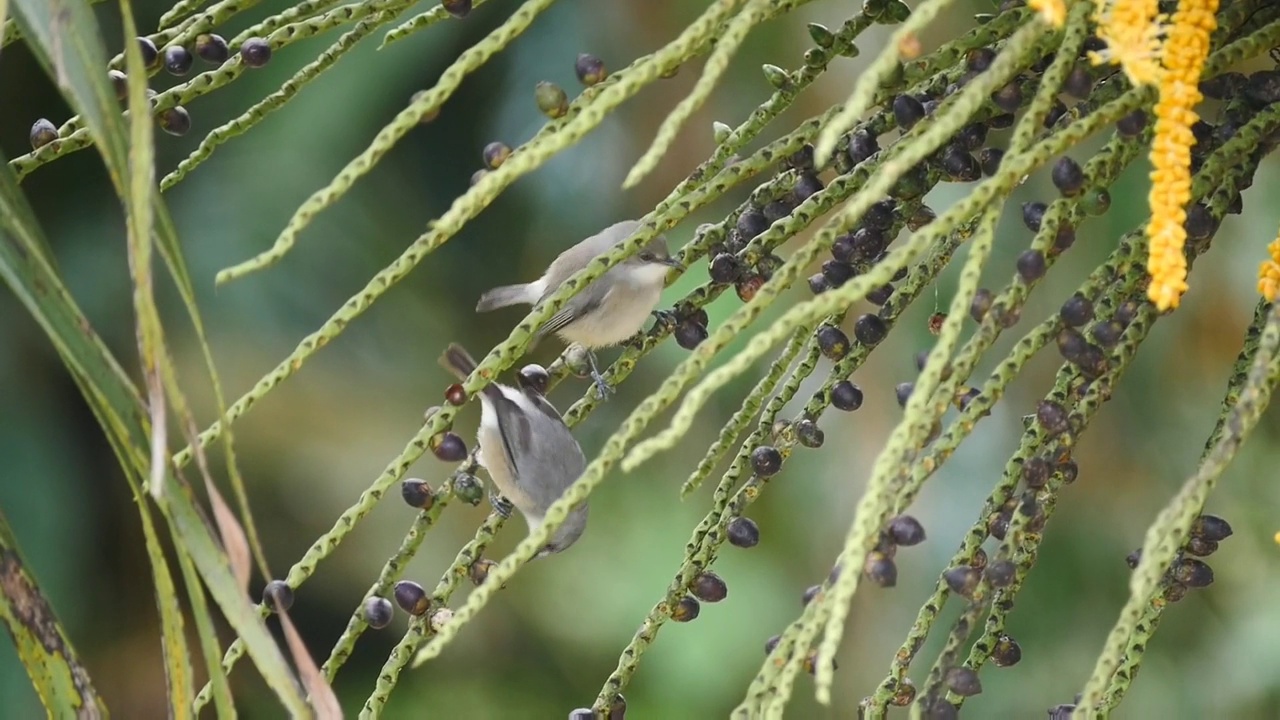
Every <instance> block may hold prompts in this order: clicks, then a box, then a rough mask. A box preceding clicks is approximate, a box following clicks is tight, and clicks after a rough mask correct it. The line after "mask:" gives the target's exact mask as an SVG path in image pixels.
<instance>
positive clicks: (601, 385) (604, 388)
mask: <svg viewBox="0 0 1280 720" xmlns="http://www.w3.org/2000/svg"><path fill="white" fill-rule="evenodd" d="M587 362H588V363H589V364H590V365H591V380H592V382H594V383H595V385H596V392H597V393H599V395H600V399H601V400H608V399H609V396H610V395H612V394H613V388H611V387H609V383H607V382H605V381H604V375H603V374H601V372H600V368H599V367H597V366H596V354H595V353H593V352H591V351H587Z"/></svg>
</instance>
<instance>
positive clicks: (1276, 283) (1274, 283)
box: [1258, 236, 1280, 542]
mask: <svg viewBox="0 0 1280 720" xmlns="http://www.w3.org/2000/svg"><path fill="white" fill-rule="evenodd" d="M1267 252H1268V253H1269V254H1270V255H1271V258H1270V259H1268V260H1263V261H1262V266H1261V267H1259V268H1258V292H1259V293H1260V294H1261V295H1262V297H1264V298H1266V299H1267V302H1275V301H1276V295H1277V293H1280V236H1276V239H1275V240H1273V241H1272V242H1271V244H1270V245H1268V246H1267ZM1278 542H1280V541H1278Z"/></svg>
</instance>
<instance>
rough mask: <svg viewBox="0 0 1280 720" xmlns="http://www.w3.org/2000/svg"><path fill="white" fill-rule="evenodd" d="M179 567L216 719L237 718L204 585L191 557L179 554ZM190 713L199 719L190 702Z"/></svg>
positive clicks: (193, 702)
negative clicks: (206, 672)
mask: <svg viewBox="0 0 1280 720" xmlns="http://www.w3.org/2000/svg"><path fill="white" fill-rule="evenodd" d="M177 555H178V567H179V568H180V569H181V570H182V582H183V584H184V585H186V586H187V596H188V597H190V598H191V617H192V618H194V619H195V625H196V632H197V633H199V635H200V651H201V655H203V656H204V665H205V667H206V668H207V669H208V672H209V686H210V687H211V688H212V690H213V706H214V707H215V708H217V710H218V714H217V716H218V717H219V718H232V719H233V720H234V718H235V717H236V706H235V701H233V700H232V699H231V686H230V685H229V684H228V683H227V674H226V673H225V672H223V670H222V646H221V645H220V644H219V643H218V633H217V630H215V629H214V627H213V615H212V613H210V611H209V603H208V601H207V600H206V598H205V596H204V585H203V584H201V582H200V574H199V573H197V572H196V569H195V566H193V565H192V564H191V558H190V557H188V556H187V555H185V554H183V553H178V554H177ZM190 710H191V711H192V712H194V713H196V715H197V716H199V711H198V710H196V709H195V701H194V700H193V701H192V704H191V706H190Z"/></svg>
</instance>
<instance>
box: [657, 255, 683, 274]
mask: <svg viewBox="0 0 1280 720" xmlns="http://www.w3.org/2000/svg"><path fill="white" fill-rule="evenodd" d="M660 262H661V263H662V264H663V265H666V266H667V267H670V268H675V269H676V270H680V271H683V270H684V264H683V263H681V262H680V261H679V260H677V259H675V258H667V259H665V260H662V261H660Z"/></svg>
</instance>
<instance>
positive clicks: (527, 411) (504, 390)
mask: <svg viewBox="0 0 1280 720" xmlns="http://www.w3.org/2000/svg"><path fill="white" fill-rule="evenodd" d="M440 364H441V365H442V366H444V368H445V369H446V370H448V371H449V372H451V373H453V374H454V375H455V376H457V377H458V379H460V380H465V379H466V378H467V376H469V375H470V374H471V373H472V372H473V371H474V370H475V369H476V361H475V360H474V359H473V358H472V357H471V355H470V354H469V353H467V351H466V350H465V349H464V348H463V347H462V346H461V345H458V344H456V343H453V344H450V345H449V347H448V348H447V349H446V350H445V352H444V354H443V355H441V357H440ZM476 444H477V447H478V450H477V453H476V457H477V460H478V461H479V462H480V465H481V466H483V467H484V469H485V470H486V471H487V472H488V473H489V477H490V478H492V479H493V484H494V485H495V486H496V487H497V491H498V497H495V499H494V507H495V508H496V509H497V510H498V511H499V512H501V513H502V514H503V515H506V516H509V515H510V513H511V506H512V505H514V506H515V507H516V508H517V509H519V510H520V514H521V515H524V518H525V521H526V522H527V523H528V524H529V532H531V533H532V532H533V531H534V530H535V529H537V527H538V526H539V525H541V524H542V521H543V518H544V517H545V516H546V514H547V508H549V507H551V504H552V503H554V502H555V501H556V500H558V499H559V498H560V496H561V495H563V494H564V491H565V489H566V488H568V487H569V486H570V485H572V484H573V483H574V481H576V480H577V479H578V478H579V477H580V476H581V475H582V472H583V470H585V469H586V467H587V459H586V457H585V456H584V455H583V454H582V447H581V446H580V445H578V441H577V440H576V439H574V437H573V434H572V433H571V432H569V427H568V426H567V425H565V423H564V419H563V418H562V417H560V413H559V411H557V410H556V408H555V406H554V405H552V404H551V403H550V402H548V401H547V399H546V398H545V397H543V396H542V394H541V393H539V392H538V391H537V390H534V389H532V388H514V387H510V386H508V385H502V384H500V383H496V382H495V383H490V384H489V385H486V386H485V387H484V389H482V390H481V391H480V429H479V431H478V432H477V436H476ZM586 527H587V502H586V501H585V500H584V501H582V502H581V503H579V504H578V505H575V506H574V507H573V509H571V510H570V511H569V515H568V517H567V518H565V521H564V523H562V524H561V525H560V527H559V528H558V529H556V531H555V533H553V534H552V536H551V538H550V539H548V540H547V543H546V545H543V546H542V548H540V549H539V550H538V552H537V554H536V555H535V557H543V556H545V555H550V554H552V553H558V552H563V551H564V550H566V549H567V548H568V547H569V546H570V545H573V544H574V543H575V542H577V540H578V538H579V537H581V536H582V533H583V531H584V530H586Z"/></svg>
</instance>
